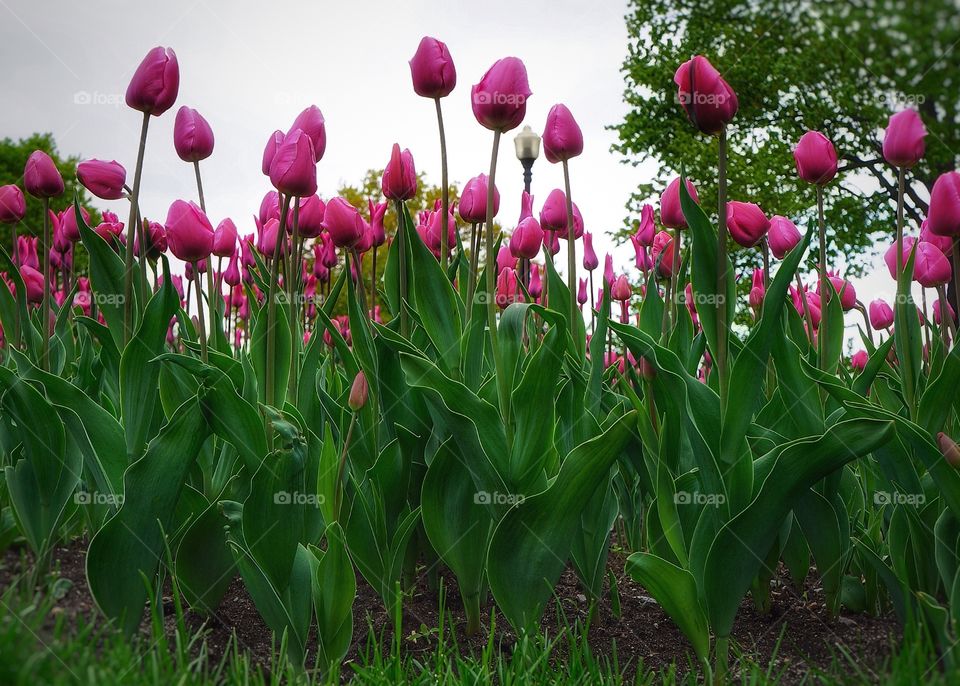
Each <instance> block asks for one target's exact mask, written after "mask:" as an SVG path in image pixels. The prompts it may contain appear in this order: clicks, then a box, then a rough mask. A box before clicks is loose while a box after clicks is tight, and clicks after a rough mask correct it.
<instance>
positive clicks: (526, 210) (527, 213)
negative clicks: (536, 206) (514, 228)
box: [517, 191, 533, 224]
mask: <svg viewBox="0 0 960 686" xmlns="http://www.w3.org/2000/svg"><path fill="white" fill-rule="evenodd" d="M532 216H533V196H532V195H530V194H529V193H527V192H526V191H524V192H523V193H521V194H520V218H519V219H517V223H518V224H519V223H520V222H522V221H523V220H524V219H526V218H527V217H532Z"/></svg>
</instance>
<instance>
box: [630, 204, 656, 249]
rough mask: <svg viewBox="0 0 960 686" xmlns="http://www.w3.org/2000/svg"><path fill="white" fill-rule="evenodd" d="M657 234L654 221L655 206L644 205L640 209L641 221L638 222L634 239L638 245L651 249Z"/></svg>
mask: <svg viewBox="0 0 960 686" xmlns="http://www.w3.org/2000/svg"><path fill="white" fill-rule="evenodd" d="M656 234H657V226H656V223H655V222H654V220H653V205H650V204H649V203H648V204H644V206H643V207H642V208H641V209H640V221H639V222H637V230H636V231H634V233H633V237H634V238H636V243H637V244H639V245H642V246H644V247H650V245H652V244H653V237H654V236H655V235H656Z"/></svg>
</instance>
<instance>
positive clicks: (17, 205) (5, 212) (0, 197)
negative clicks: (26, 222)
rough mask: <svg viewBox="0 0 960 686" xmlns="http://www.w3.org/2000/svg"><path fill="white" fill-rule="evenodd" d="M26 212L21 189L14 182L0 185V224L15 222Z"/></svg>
mask: <svg viewBox="0 0 960 686" xmlns="http://www.w3.org/2000/svg"><path fill="white" fill-rule="evenodd" d="M26 212H27V204H26V201H25V200H24V198H23V191H21V190H20V187H19V186H17V185H15V184H12V183H11V184H7V185H6V186H0V224H16V223H17V222H19V221H20V220H21V219H23V215H24V214H26Z"/></svg>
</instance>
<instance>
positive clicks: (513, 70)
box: [470, 57, 532, 132]
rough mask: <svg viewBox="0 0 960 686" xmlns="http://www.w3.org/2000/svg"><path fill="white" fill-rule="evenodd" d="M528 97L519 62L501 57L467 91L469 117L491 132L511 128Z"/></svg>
mask: <svg viewBox="0 0 960 686" xmlns="http://www.w3.org/2000/svg"><path fill="white" fill-rule="evenodd" d="M531 94H532V93H531V91H530V85H529V84H528V83H527V69H526V67H524V66H523V62H521V61H520V60H519V59H517V58H516V57H504V58H503V59H500V60H497V61H496V62H495V63H494V65H493V66H492V67H490V69H488V70H487V73H486V74H484V75H483V78H482V79H480V83H478V84H476V85H475V86H474V87H473V88H472V89H471V90H470V99H471V102H472V104H473V116H474V117H476V119H477V121H478V122H480V124H481V125H482V126H484V127H486V128H488V129H490V130H491V131H501V132H503V131H509V130H510V129H515V128H516V127H518V126H519V125H520V122H522V121H523V117H524V116H525V115H526V113H527V99H528V98H529V97H530V95H531Z"/></svg>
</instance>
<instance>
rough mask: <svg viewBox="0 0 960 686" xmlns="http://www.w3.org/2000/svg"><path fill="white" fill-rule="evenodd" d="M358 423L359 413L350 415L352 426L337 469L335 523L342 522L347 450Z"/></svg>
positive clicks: (348, 430)
mask: <svg viewBox="0 0 960 686" xmlns="http://www.w3.org/2000/svg"><path fill="white" fill-rule="evenodd" d="M356 423H357V413H356V412H352V413H351V414H350V425H349V426H348V427H347V436H346V438H344V440H343V451H342V452H341V453H340V465H339V467H338V468H337V490H336V492H335V496H334V507H333V516H334V517H335V520H334V521H340V504H341V503H342V502H343V476H344V474H345V472H346V471H347V469H346V468H347V448H349V447H350V439H351V438H352V437H353V427H354V426H356Z"/></svg>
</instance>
